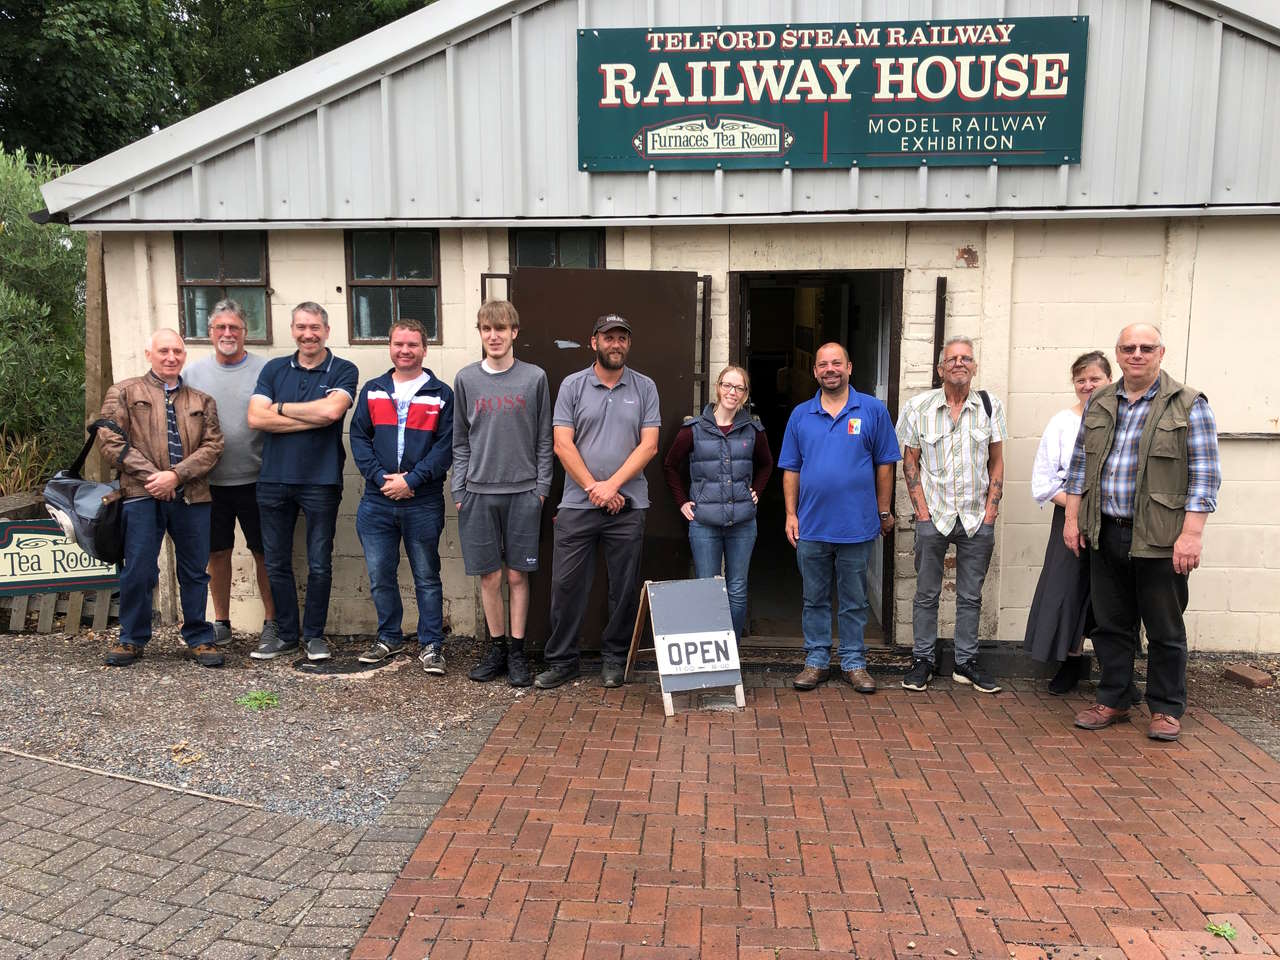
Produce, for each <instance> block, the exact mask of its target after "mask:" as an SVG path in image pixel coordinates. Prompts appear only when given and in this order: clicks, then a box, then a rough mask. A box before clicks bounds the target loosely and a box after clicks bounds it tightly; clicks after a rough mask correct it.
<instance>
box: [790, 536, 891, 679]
mask: <svg viewBox="0 0 1280 960" xmlns="http://www.w3.org/2000/svg"><path fill="white" fill-rule="evenodd" d="M876 542H877V541H875V540H867V541H865V542H864V543H824V542H823V541H821V540H801V541H799V542H798V543H797V544H796V563H797V564H798V565H799V567H800V577H801V579H802V580H803V581H804V611H803V613H802V614H801V617H800V624H801V626H802V628H803V629H804V662H805V666H808V667H817V668H818V669H819V670H823V669H825V668H826V667H828V666H830V664H831V581H832V578H833V577H834V579H835V586H836V597H837V607H836V621H837V623H838V624H839V627H840V647H839V650H838V655H839V657H840V669H841V670H863V669H865V668H866V666H867V648H866V644H865V643H864V642H863V637H862V632H863V630H864V629H865V627H866V625H867V611H868V610H869V609H870V604H868V603H867V566H868V564H869V563H870V562H871V551H872V549H873V548H874V547H875V545H876Z"/></svg>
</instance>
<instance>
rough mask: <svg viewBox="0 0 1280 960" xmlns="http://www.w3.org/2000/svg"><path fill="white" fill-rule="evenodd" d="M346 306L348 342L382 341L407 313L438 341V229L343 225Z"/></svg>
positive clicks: (430, 340) (388, 337)
mask: <svg viewBox="0 0 1280 960" xmlns="http://www.w3.org/2000/svg"><path fill="white" fill-rule="evenodd" d="M347 307H348V310H349V313H350V317H351V342H352V343H369V342H374V343H377V342H385V341H387V340H388V339H390V336H391V322H392V320H406V319H409V320H417V321H418V322H419V323H421V324H422V325H423V326H424V327H425V328H426V330H427V341H428V342H429V343H440V234H439V231H436V230H351V231H348V232H347Z"/></svg>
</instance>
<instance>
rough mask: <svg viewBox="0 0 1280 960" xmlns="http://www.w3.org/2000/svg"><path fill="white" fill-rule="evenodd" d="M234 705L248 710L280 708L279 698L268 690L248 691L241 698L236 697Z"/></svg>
mask: <svg viewBox="0 0 1280 960" xmlns="http://www.w3.org/2000/svg"><path fill="white" fill-rule="evenodd" d="M236 703H238V704H240V706H242V707H246V708H248V709H249V710H270V709H272V708H274V707H278V706H280V698H279V697H277V696H276V695H275V694H274V693H272V692H271V691H270V690H250V691H249V692H248V693H246V694H245V695H244V696H242V697H236Z"/></svg>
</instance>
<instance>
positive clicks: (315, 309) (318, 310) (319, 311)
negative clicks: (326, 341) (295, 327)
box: [289, 300, 329, 330]
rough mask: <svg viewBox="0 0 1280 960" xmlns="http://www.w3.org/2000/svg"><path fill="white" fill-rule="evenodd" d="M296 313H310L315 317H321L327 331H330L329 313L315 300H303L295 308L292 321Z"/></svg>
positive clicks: (291, 315) (290, 315) (291, 314)
mask: <svg viewBox="0 0 1280 960" xmlns="http://www.w3.org/2000/svg"><path fill="white" fill-rule="evenodd" d="M296 313H309V314H311V315H312V316H313V317H319V318H320V320H321V321H322V322H323V323H324V326H325V329H326V330H327V329H329V311H328V310H326V309H325V308H324V307H322V306H320V304H318V303H316V302H315V301H314V300H303V301H302V302H301V303H300V304H298V305H297V306H296V307H294V308H293V313H290V314H289V317H290V318H291V319H292V317H293V315H294V314H296Z"/></svg>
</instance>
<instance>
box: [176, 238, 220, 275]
mask: <svg viewBox="0 0 1280 960" xmlns="http://www.w3.org/2000/svg"><path fill="white" fill-rule="evenodd" d="M218 278H219V273H218V235H217V234H216V233H184V234H183V235H182V279H184V280H217V279H218Z"/></svg>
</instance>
